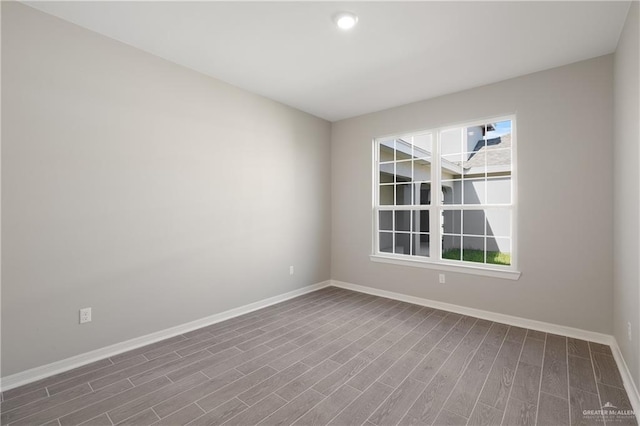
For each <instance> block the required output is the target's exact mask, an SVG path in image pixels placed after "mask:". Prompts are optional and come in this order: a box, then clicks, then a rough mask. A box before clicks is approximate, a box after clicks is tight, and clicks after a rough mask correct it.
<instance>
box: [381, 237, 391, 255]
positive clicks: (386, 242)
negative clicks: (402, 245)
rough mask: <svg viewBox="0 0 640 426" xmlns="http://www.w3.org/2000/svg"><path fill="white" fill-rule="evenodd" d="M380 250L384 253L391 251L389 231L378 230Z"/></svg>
mask: <svg viewBox="0 0 640 426" xmlns="http://www.w3.org/2000/svg"><path fill="white" fill-rule="evenodd" d="M379 240H380V251H381V252H384V253H393V234H392V233H391V232H380V234H379Z"/></svg>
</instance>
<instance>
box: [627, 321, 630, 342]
mask: <svg viewBox="0 0 640 426" xmlns="http://www.w3.org/2000/svg"><path fill="white" fill-rule="evenodd" d="M627 337H628V338H629V341H631V323H630V322H628V323H627Z"/></svg>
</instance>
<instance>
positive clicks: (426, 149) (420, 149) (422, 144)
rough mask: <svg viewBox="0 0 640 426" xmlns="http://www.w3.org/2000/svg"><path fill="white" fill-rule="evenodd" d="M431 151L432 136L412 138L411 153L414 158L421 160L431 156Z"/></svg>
mask: <svg viewBox="0 0 640 426" xmlns="http://www.w3.org/2000/svg"><path fill="white" fill-rule="evenodd" d="M432 151H433V135H432V134H431V133H426V134H423V135H416V136H414V137H413V153H414V157H418V158H422V157H429V156H431V152H432Z"/></svg>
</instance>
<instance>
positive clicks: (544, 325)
mask: <svg viewBox="0 0 640 426" xmlns="http://www.w3.org/2000/svg"><path fill="white" fill-rule="evenodd" d="M331 285H333V286H335V287H340V288H344V289H348V290H353V291H358V292H360V293H367V294H372V295H374V296H381V297H386V298H388V299H394V300H400V301H402V302H407V303H413V304H415V305H421V306H427V307H429V308H435V309H442V310H443V311H448V312H455V313H457V314H462V315H469V316H472V317H476V318H482V319H486V320H489V321H495V322H501V323H503V324H509V325H513V326H517V327H523V328H530V329H532V330H538V331H543V332H545V333H553V334H561V335H563V336H568V337H574V338H576V339H582V340H589V341H591V342H596V343H602V344H604V345H611V344H612V343H613V336H610V335H608V334H602V333H596V332H593V331H587V330H581V329H579V328H573V327H566V326H563V325H557V324H551V323H548V322H543V321H536V320H531V319H527V318H521V317H516V316H513V315H505V314H498V313H495V312H490V311H483V310H481V309H475V308H468V307H466V306H460V305H454V304H452V303H445V302H438V301H436V300H430V299H424V298H422V297H415V296H408V295H406V294H401V293H395V292H392V291H386V290H380V289H377V288H373V287H365V286H362V285H358V284H351V283H346V282H342V281H335V280H331Z"/></svg>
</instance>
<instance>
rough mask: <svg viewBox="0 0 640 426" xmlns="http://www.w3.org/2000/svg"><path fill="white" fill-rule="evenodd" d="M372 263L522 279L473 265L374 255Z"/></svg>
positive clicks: (494, 269)
mask: <svg viewBox="0 0 640 426" xmlns="http://www.w3.org/2000/svg"><path fill="white" fill-rule="evenodd" d="M369 258H370V259H371V261H373V262H380V263H390V264H393V265H402V266H413V267H417V268H427V269H437V270H439V271H445V272H459V273H461V274H471V275H481V276H485V277H494V278H503V279H506V280H514V281H515V280H518V279H519V278H520V274H521V273H520V272H519V271H511V270H503V269H497V268H487V267H480V266H472V265H451V264H449V263H444V262H442V263H439V262H433V261H429V262H425V261H422V260H414V259H407V258H405V257H396V256H383V255H379V254H372V255H370V256H369Z"/></svg>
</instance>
